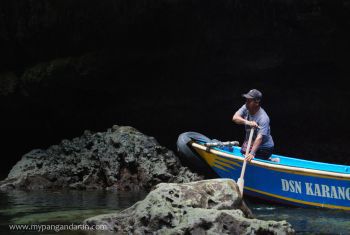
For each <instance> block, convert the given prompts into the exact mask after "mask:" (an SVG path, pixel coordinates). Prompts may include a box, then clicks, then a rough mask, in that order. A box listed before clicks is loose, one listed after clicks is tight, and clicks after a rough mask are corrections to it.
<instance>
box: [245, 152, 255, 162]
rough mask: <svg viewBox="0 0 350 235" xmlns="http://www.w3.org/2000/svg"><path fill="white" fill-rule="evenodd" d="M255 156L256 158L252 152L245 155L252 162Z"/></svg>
mask: <svg viewBox="0 0 350 235" xmlns="http://www.w3.org/2000/svg"><path fill="white" fill-rule="evenodd" d="M253 158H255V156H254V155H253V154H251V153H249V154H248V156H246V157H245V159H246V160H247V161H248V162H250V161H251V160H252V159H253Z"/></svg>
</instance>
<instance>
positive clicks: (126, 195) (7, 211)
mask: <svg viewBox="0 0 350 235" xmlns="http://www.w3.org/2000/svg"><path fill="white" fill-rule="evenodd" d="M145 196H146V193H145V192H106V191H68V190H67V191H36V192H25V191H12V192H6V193H5V192H0V221H1V222H0V234H8V233H9V228H8V225H9V224H71V223H75V224H80V223H81V222H82V221H83V220H84V219H87V218H89V217H92V216H95V215H99V214H105V213H113V212H117V211H119V210H122V209H125V208H128V207H130V206H131V205H133V204H134V203H135V202H137V201H139V200H142V199H143V198H144V197H145ZM12 233H13V234H21V233H20V232H11V234H12ZM22 233H23V231H22ZM68 234H77V231H75V232H71V233H70V232H69V233H68Z"/></svg>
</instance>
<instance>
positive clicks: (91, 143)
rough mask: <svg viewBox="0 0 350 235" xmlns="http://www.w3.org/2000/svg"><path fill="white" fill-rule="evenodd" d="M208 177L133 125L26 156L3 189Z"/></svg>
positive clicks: (131, 185) (124, 186)
mask: <svg viewBox="0 0 350 235" xmlns="http://www.w3.org/2000/svg"><path fill="white" fill-rule="evenodd" d="M199 179H202V177H201V176H199V175H197V174H195V173H192V172H191V171H190V170H189V169H188V168H185V167H183V166H181V164H180V161H179V159H178V158H177V156H176V155H175V154H174V153H173V152H172V151H170V150H168V149H166V148H164V147H162V146H159V144H158V142H157V141H156V140H155V139H154V138H153V137H149V136H146V135H144V134H142V133H140V132H139V131H137V130H136V129H134V128H132V127H126V126H116V125H115V126H113V127H112V128H111V129H108V130H107V131H106V132H99V133H95V134H93V133H91V132H89V131H85V132H84V134H83V135H82V136H81V137H80V138H74V139H73V140H62V142H61V143H60V144H59V145H53V146H51V147H49V148H48V149H47V150H42V149H35V150H32V151H31V152H29V153H27V154H25V155H24V156H23V157H22V159H21V160H20V161H19V162H18V163H17V164H16V165H15V166H14V167H13V168H12V170H11V171H10V173H9V175H8V177H7V178H6V179H5V180H3V181H1V182H0V189H2V190H9V189H28V190H31V189H48V188H72V189H111V190H112V189H113V190H146V191H148V190H150V189H151V188H152V187H153V186H154V185H156V184H158V183H160V182H190V181H194V180H199Z"/></svg>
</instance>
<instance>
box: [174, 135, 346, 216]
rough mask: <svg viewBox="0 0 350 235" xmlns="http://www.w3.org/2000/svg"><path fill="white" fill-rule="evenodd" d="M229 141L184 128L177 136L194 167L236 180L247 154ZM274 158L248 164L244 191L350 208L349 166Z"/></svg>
mask: <svg viewBox="0 0 350 235" xmlns="http://www.w3.org/2000/svg"><path fill="white" fill-rule="evenodd" d="M227 143H228V144H227ZM227 143H223V142H220V141H218V140H211V139H210V138H208V137H206V136H204V135H202V134H200V133H197V132H185V133H182V134H181V135H180V136H179V137H178V140H177V148H178V152H179V155H180V157H181V159H182V160H184V161H185V162H187V164H189V165H190V166H192V167H193V168H196V169H198V170H199V171H201V172H204V171H211V170H212V171H214V172H215V173H216V175H217V176H218V177H221V178H230V179H233V180H235V181H237V179H238V178H239V177H240V174H241V169H242V165H243V162H244V156H243V155H242V153H241V152H240V150H241V148H240V147H239V146H238V145H235V144H233V143H234V142H227ZM230 143H231V144H230ZM271 158H272V159H275V160H278V161H271V160H262V159H258V158H254V159H253V160H252V161H251V162H249V163H248V164H247V165H246V170H245V176H244V189H243V194H244V195H248V196H250V197H255V198H260V199H263V200H266V201H270V202H275V203H282V204H288V205H293V206H298V207H317V208H330V209H339V210H350V166H346V165H338V164H329V163H323V162H316V161H309V160H303V159H299V158H293V157H286V156H282V155H277V154H273V155H272V156H271Z"/></svg>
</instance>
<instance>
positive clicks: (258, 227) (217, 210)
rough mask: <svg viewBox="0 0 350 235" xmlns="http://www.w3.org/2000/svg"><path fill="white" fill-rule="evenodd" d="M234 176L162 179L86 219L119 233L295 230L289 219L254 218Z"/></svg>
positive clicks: (267, 232)
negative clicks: (135, 198) (126, 202)
mask: <svg viewBox="0 0 350 235" xmlns="http://www.w3.org/2000/svg"><path fill="white" fill-rule="evenodd" d="M252 217H253V215H252V214H251V212H250V210H249V208H248V207H246V206H245V204H244V203H243V201H242V199H241V197H240V193H239V189H238V186H237V184H236V183H235V182H234V181H233V180H231V179H212V180H202V181H197V182H191V183H182V184H177V183H161V184H158V185H157V186H156V187H155V189H154V190H153V191H151V192H150V193H149V194H148V195H147V197H146V198H145V199H144V200H143V201H139V202H137V203H136V204H134V205H133V206H132V207H130V208H128V209H126V210H124V211H121V212H118V213H112V214H106V215H99V216H95V217H92V218H89V219H87V220H85V221H84V223H85V224H87V225H89V226H93V225H105V226H107V228H108V230H109V231H112V232H116V233H117V234H151V233H152V234H294V230H293V229H292V227H291V225H290V224H289V223H287V222H286V221H280V222H276V221H263V220H258V219H254V218H252Z"/></svg>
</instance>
